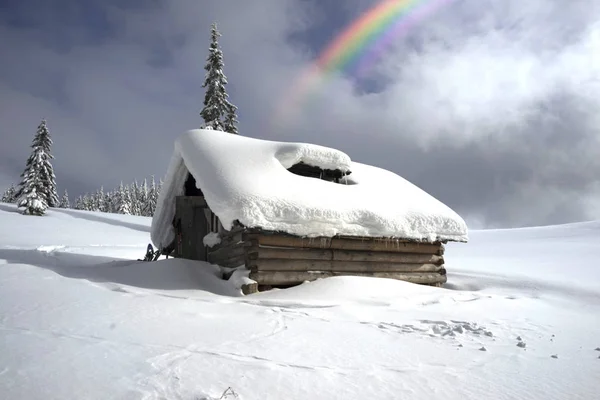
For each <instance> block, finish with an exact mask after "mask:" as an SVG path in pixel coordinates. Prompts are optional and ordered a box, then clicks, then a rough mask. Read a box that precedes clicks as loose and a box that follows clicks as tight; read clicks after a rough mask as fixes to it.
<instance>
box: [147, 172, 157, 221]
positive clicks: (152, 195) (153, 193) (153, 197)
mask: <svg viewBox="0 0 600 400" xmlns="http://www.w3.org/2000/svg"><path fill="white" fill-rule="evenodd" d="M157 200H158V187H157V186H156V181H155V180H154V175H152V181H151V182H150V188H148V196H147V200H146V207H145V209H144V215H145V216H147V217H152V216H153V215H154V211H155V210H156V201H157Z"/></svg>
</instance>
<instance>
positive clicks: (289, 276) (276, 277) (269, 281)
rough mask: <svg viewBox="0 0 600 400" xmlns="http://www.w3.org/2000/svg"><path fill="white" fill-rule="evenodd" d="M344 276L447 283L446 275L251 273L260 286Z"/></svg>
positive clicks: (311, 272)
mask: <svg viewBox="0 0 600 400" xmlns="http://www.w3.org/2000/svg"><path fill="white" fill-rule="evenodd" d="M342 275H346V276H349V275H351V276H365V277H375V278H387V279H397V280H402V281H407V282H412V283H418V284H425V285H435V284H441V283H445V282H446V281H447V277H446V275H441V274H436V273H392V272H372V273H360V272H354V273H337V272H331V271H308V272H306V271H302V272H301V271H253V272H251V273H250V279H252V280H254V281H256V282H257V283H258V284H259V285H271V286H284V285H297V284H300V283H302V282H305V281H314V280H317V279H321V278H329V277H332V276H342Z"/></svg>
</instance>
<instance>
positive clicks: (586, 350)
mask: <svg viewBox="0 0 600 400" xmlns="http://www.w3.org/2000/svg"><path fill="white" fill-rule="evenodd" d="M149 230H150V219H147V218H142V217H126V216H118V215H112V214H100V213H91V212H82V211H71V210H54V209H51V210H49V211H48V214H47V215H46V216H44V217H31V216H23V215H20V214H19V213H17V210H16V209H15V207H14V206H13V205H8V204H0V393H1V396H0V397H1V398H6V399H44V400H50V399H78V400H80V399H190V400H192V399H195V400H199V399H218V398H221V396H222V394H223V393H224V391H225V390H226V389H227V388H228V387H231V388H232V389H233V391H234V392H235V393H236V394H237V395H238V397H239V398H240V399H244V400H251V399H277V400H283V399H285V400H291V399H327V400H330V399H344V400H350V399H369V400H370V399H374V400H375V399H376V400H383V399H433V398H436V399H437V398H443V399H460V400H465V399H480V398H485V399H488V398H489V399H596V398H598V382H600V269H598V268H597V266H596V265H595V257H594V256H595V253H596V252H597V250H598V249H600V222H590V223H582V224H572V225H565V226H555V227H545V228H532V229H518V230H502V231H500V230H499V231H472V232H471V233H470V243H468V244H449V245H448V247H447V251H446V260H447V268H448V271H449V280H448V282H449V283H448V288H444V289H438V288H430V287H423V286H417V285H412V284H408V283H404V282H398V281H388V280H382V279H375V278H354V277H353V278H349V277H341V278H331V279H327V280H322V281H318V282H313V283H310V284H305V285H302V286H300V287H297V288H293V289H289V290H285V291H273V292H267V293H260V294H257V295H252V296H246V297H243V296H241V295H240V294H239V292H238V291H237V290H236V289H235V288H234V286H233V285H232V284H230V283H229V282H224V281H221V280H219V279H218V278H217V274H218V270H217V269H216V268H215V267H211V266H209V265H206V264H203V263H195V262H189V261H182V260H172V259H170V260H162V261H158V262H154V263H145V262H137V261H135V260H136V259H137V258H141V257H142V256H143V254H144V252H145V247H146V244H147V243H148V242H149V241H150V237H149V236H150V235H149ZM228 393H233V392H231V391H230V392H228ZM222 398H224V399H225V398H227V399H234V398H235V397H234V395H232V394H231V395H228V394H225V395H224V396H223V397H222Z"/></svg>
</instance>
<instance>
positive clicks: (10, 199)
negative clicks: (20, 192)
mask: <svg viewBox="0 0 600 400" xmlns="http://www.w3.org/2000/svg"><path fill="white" fill-rule="evenodd" d="M16 192H17V191H16V189H15V185H10V187H9V188H8V189H6V191H5V192H4V193H3V194H2V198H1V199H0V201H1V202H2V203H15V202H16V201H17V199H16V197H15V194H16Z"/></svg>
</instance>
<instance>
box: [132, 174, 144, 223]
mask: <svg viewBox="0 0 600 400" xmlns="http://www.w3.org/2000/svg"><path fill="white" fill-rule="evenodd" d="M139 194H140V188H139V185H138V182H137V179H136V180H134V181H133V183H132V184H131V185H129V197H130V199H131V202H130V208H129V212H130V213H131V215H141V213H142V205H141V204H140V203H141V202H140V198H139Z"/></svg>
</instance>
